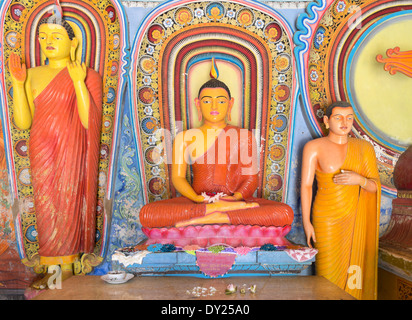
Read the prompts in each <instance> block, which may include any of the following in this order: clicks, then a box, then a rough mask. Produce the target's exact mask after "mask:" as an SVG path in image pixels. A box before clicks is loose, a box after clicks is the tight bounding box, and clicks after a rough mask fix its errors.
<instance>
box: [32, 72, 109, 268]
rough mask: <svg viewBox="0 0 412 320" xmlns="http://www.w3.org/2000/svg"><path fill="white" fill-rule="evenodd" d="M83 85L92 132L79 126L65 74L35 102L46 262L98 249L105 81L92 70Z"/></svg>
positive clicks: (37, 193)
mask: <svg viewBox="0 0 412 320" xmlns="http://www.w3.org/2000/svg"><path fill="white" fill-rule="evenodd" d="M85 83H86V87H87V88H88V90H89V98H90V106H89V125H88V129H85V128H84V127H83V125H82V124H81V122H80V118H79V114H78V109H77V99H76V93H75V90H74V86H73V81H72V80H71V78H70V75H69V73H68V70H67V68H64V69H63V70H62V71H61V72H60V73H59V74H58V75H57V76H56V77H55V78H54V79H53V80H52V81H51V82H50V83H49V84H48V86H47V87H46V88H45V89H44V90H43V91H42V92H41V93H40V94H39V96H37V97H36V99H35V100H34V105H35V112H34V117H33V124H32V127H31V131H30V140H29V156H30V165H31V177H32V184H33V195H34V205H35V209H36V219H37V233H38V241H39V255H40V257H41V259H42V258H43V260H44V259H48V261H52V260H53V258H56V257H67V256H74V255H77V254H78V253H80V252H87V253H89V252H92V251H93V248H94V242H95V232H96V230H95V229H96V215H95V212H96V199H97V173H98V162H99V149H100V127H101V117H102V79H101V77H100V75H99V74H98V73H97V72H96V71H94V70H92V69H88V70H87V76H86V80H85ZM45 257H47V258H45ZM57 262H58V261H54V262H51V263H50V264H55V263H57ZM65 262H66V263H67V262H71V261H65Z"/></svg>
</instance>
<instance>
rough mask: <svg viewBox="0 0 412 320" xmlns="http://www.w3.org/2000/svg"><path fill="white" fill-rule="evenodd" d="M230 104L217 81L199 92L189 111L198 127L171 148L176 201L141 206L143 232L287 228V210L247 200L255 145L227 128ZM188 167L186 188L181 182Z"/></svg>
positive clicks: (244, 133) (254, 181)
mask: <svg viewBox="0 0 412 320" xmlns="http://www.w3.org/2000/svg"><path fill="white" fill-rule="evenodd" d="M233 103H234V98H233V97H231V94H230V90H229V88H228V87H227V85H226V84H225V83H223V82H222V81H220V80H218V79H214V78H213V79H211V80H209V81H207V82H206V83H205V84H203V85H202V86H201V88H200V90H199V94H198V97H197V98H196V99H195V105H196V108H197V112H198V117H199V120H200V121H203V123H202V125H201V126H200V127H199V128H195V129H189V130H186V131H182V132H180V133H178V134H177V135H176V138H175V140H174V143H173V155H172V172H171V178H172V183H173V185H174V187H175V188H176V190H177V191H178V192H179V193H180V194H181V196H180V197H176V198H172V199H167V200H160V201H155V202H152V203H149V204H146V205H145V206H143V207H142V209H141V211H140V221H141V224H142V227H143V228H171V227H175V228H185V227H188V226H204V225H222V224H223V225H249V226H264V227H271V226H275V227H284V226H290V225H291V224H292V221H293V210H292V208H291V207H289V206H288V205H287V204H284V203H279V202H275V201H271V200H267V199H263V198H255V197H253V194H254V192H255V190H256V188H257V186H258V171H259V170H258V161H257V148H256V141H255V138H254V136H253V134H252V132H251V131H249V130H247V129H242V128H239V127H235V126H232V125H229V124H228V122H229V121H230V115H231V110H232V107H233ZM189 165H191V166H192V171H193V182H192V184H190V183H189V182H188V180H187V179H186V173H187V168H188V166H189ZM216 194H217V195H221V196H220V197H219V199H218V200H217V201H214V202H209V201H207V198H208V195H216Z"/></svg>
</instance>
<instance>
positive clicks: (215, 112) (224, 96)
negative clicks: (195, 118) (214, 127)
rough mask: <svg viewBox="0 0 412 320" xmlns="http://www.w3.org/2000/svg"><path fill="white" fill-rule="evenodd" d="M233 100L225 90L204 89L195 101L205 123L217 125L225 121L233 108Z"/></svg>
mask: <svg viewBox="0 0 412 320" xmlns="http://www.w3.org/2000/svg"><path fill="white" fill-rule="evenodd" d="M233 101H234V99H233V98H229V94H228V93H227V91H226V90H225V89H223V88H204V89H203V90H202V91H201V92H200V95H199V97H198V98H196V99H195V103H196V108H197V110H198V112H201V113H202V116H203V118H204V119H205V121H208V122H212V123H217V122H222V121H225V118H226V115H227V114H228V113H230V111H231V109H232V106H233Z"/></svg>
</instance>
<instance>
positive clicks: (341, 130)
mask: <svg viewBox="0 0 412 320" xmlns="http://www.w3.org/2000/svg"><path fill="white" fill-rule="evenodd" d="M353 119H354V112H353V108H351V107H347V108H342V107H335V108H333V110H332V114H331V116H330V117H329V118H328V117H327V116H324V117H323V121H324V123H325V125H326V128H328V129H329V134H328V135H327V136H326V137H322V138H318V139H314V140H311V141H309V142H308V143H307V144H306V145H305V147H304V149H303V159H302V182H301V204H302V220H303V228H304V230H305V234H306V241H307V244H308V246H309V247H312V243H311V240H313V242H316V236H315V230H314V228H313V225H312V223H311V221H310V210H311V203H312V197H313V195H312V185H313V181H314V177H315V171H316V170H319V171H321V172H324V173H332V172H336V171H337V170H339V169H340V167H341V166H342V164H343V163H344V161H345V158H346V151H347V148H348V134H349V132H350V131H351V129H352V125H353ZM333 182H334V183H336V184H342V185H359V186H361V187H362V188H363V189H365V190H366V191H368V192H376V191H377V187H376V183H375V182H374V181H373V180H370V179H367V178H366V177H363V176H361V175H359V174H358V173H356V172H353V171H344V172H342V173H340V174H337V175H335V176H334V177H333Z"/></svg>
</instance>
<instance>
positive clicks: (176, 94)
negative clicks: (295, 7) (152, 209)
mask: <svg viewBox="0 0 412 320" xmlns="http://www.w3.org/2000/svg"><path fill="white" fill-rule="evenodd" d="M292 53H293V42H292V32H291V29H290V27H289V25H288V24H287V23H286V21H285V19H283V17H282V16H281V15H280V14H279V13H277V12H276V11H274V10H273V9H271V8H269V7H266V6H264V5H262V4H259V3H257V2H254V1H239V0H236V1H216V2H210V1H203V2H202V1H188V0H184V1H168V2H167V3H165V4H163V5H160V6H158V7H157V8H155V9H154V10H153V11H152V12H151V13H150V14H149V15H148V16H147V17H146V18H145V19H144V21H143V22H142V24H141V26H140V28H139V30H138V33H137V35H136V38H135V40H134V44H133V47H132V52H131V57H132V61H133V63H132V67H131V85H130V89H131V91H130V97H131V99H132V101H131V105H132V116H133V126H134V128H135V136H136V145H137V150H138V152H139V161H140V172H141V177H142V185H143V186H144V188H143V189H144V190H145V194H144V198H145V201H146V202H152V201H156V200H160V199H167V198H170V197H174V196H176V190H175V189H174V187H173V185H172V183H171V179H170V177H169V176H170V163H171V154H172V150H171V149H172V141H173V138H174V136H175V135H176V134H177V133H178V132H180V131H182V130H186V129H189V128H196V127H198V126H199V125H200V123H199V121H198V119H197V112H196V108H195V106H194V98H195V97H196V96H197V93H198V92H197V91H198V90H199V87H200V86H201V84H203V83H204V82H206V81H207V80H208V79H209V78H210V76H209V71H210V68H211V61H212V58H214V59H215V61H216V64H217V66H218V69H219V80H222V81H223V82H225V83H226V84H228V86H229V87H230V90H231V93H232V96H233V97H235V105H234V107H233V109H232V121H231V124H233V125H236V126H240V127H243V128H248V129H249V130H253V131H254V133H255V137H256V140H257V143H258V146H259V148H260V149H259V150H260V154H259V161H260V180H259V187H258V190H257V196H258V197H265V198H267V199H272V200H276V201H283V202H285V200H286V196H287V195H286V191H287V182H288V174H289V160H290V159H289V154H290V149H291V145H292V138H291V137H292V135H291V132H292V128H293V121H294V105H295V101H296V77H295V72H296V70H295V62H294V59H293V58H292ZM188 178H189V179H190V173H188Z"/></svg>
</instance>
